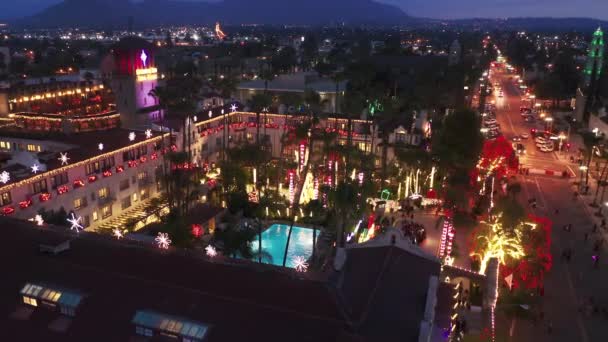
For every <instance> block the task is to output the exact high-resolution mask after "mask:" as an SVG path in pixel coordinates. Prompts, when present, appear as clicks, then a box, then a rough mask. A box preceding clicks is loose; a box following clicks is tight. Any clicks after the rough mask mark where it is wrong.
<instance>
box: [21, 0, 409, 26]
mask: <svg viewBox="0 0 608 342" xmlns="http://www.w3.org/2000/svg"><path fill="white" fill-rule="evenodd" d="M129 16H132V17H133V18H134V23H135V25H136V26H139V27H142V26H144V27H145V26H159V25H171V24H210V23H213V22H215V21H217V20H220V21H222V22H224V23H226V24H291V25H315V24H329V23H338V22H345V23H348V24H364V23H366V24H403V23H405V22H406V21H407V20H408V16H407V15H406V14H405V13H404V12H403V11H402V10H400V9H399V8H397V7H394V6H391V5H386V4H380V3H377V2H374V1H372V0H224V1H223V2H218V3H206V2H189V1H179V0H145V1H144V2H141V3H131V2H130V1H129V0H65V1H63V2H62V3H59V4H57V5H54V6H51V7H49V8H47V9H45V10H43V11H42V12H40V13H38V14H36V15H33V16H30V17H27V18H23V19H20V20H17V21H15V22H14V23H13V24H14V25H15V26H19V27H36V28H54V27H75V26H78V27H109V26H113V27H116V26H125V25H126V23H127V18H128V17H129Z"/></svg>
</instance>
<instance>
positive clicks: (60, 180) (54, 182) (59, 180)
mask: <svg viewBox="0 0 608 342" xmlns="http://www.w3.org/2000/svg"><path fill="white" fill-rule="evenodd" d="M67 183H68V173H67V172H62V173H60V174H58V175H55V176H53V177H52V178H51V188H53V189H56V188H57V187H58V186H61V185H64V184H67Z"/></svg>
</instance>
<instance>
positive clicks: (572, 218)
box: [497, 78, 608, 342]
mask: <svg viewBox="0 0 608 342" xmlns="http://www.w3.org/2000/svg"><path fill="white" fill-rule="evenodd" d="M501 81H502V84H503V89H504V90H505V97H504V98H503V100H502V101H497V107H498V108H497V120H498V121H499V122H500V124H501V129H502V132H503V134H504V135H505V136H506V137H507V138H511V137H512V136H514V135H516V134H521V133H524V132H529V128H530V127H529V126H528V125H527V124H526V123H525V122H524V121H523V119H521V117H520V115H519V107H520V103H521V98H520V95H519V91H518V90H517V89H516V88H515V87H514V86H512V85H510V84H508V83H510V82H509V81H508V80H507V79H506V78H501ZM526 149H527V151H528V156H527V157H526V158H524V160H523V163H524V164H526V165H529V166H530V167H534V168H547V169H556V170H563V169H564V168H567V167H570V168H572V165H568V164H567V163H564V162H562V161H560V160H559V158H558V157H557V155H556V154H555V153H543V152H540V151H538V150H537V149H536V148H535V147H534V146H533V142H532V141H531V139H528V142H527V147H526ZM520 180H521V183H522V185H523V193H522V196H523V198H522V202H524V203H526V202H527V199H529V198H536V199H537V200H538V207H537V209H536V214H537V215H539V216H545V217H548V218H550V219H551V220H552V221H553V223H554V225H553V233H552V248H551V251H552V254H553V258H554V263H553V269H552V270H551V272H550V273H549V274H548V275H547V277H546V279H545V296H544V298H543V311H544V312H545V317H546V318H545V320H544V322H542V323H536V324H533V323H531V322H524V321H521V322H520V321H517V322H515V324H514V325H511V323H512V322H510V321H509V322H504V321H503V322H502V324H500V326H502V327H503V329H506V330H511V331H512V335H513V336H512V338H511V341H535V342H538V341H564V342H566V341H567V342H574V341H581V342H596V341H597V342H601V341H608V318H605V317H602V316H601V315H597V314H595V315H593V314H591V315H587V314H586V313H584V312H579V308H580V307H581V303H582V302H584V301H585V300H588V298H589V297H591V296H593V298H594V301H595V302H596V303H597V304H598V305H599V306H600V307H606V308H608V292H607V291H606V289H607V288H608V262H607V260H606V259H607V258H608V254H606V253H604V254H602V255H601V258H600V267H599V269H594V268H593V263H592V244H593V241H594V240H595V239H596V238H599V235H595V234H589V237H588V239H587V240H585V233H590V232H591V229H592V225H593V220H592V214H593V213H592V212H590V210H589V208H588V207H587V206H586V205H585V204H583V203H582V201H581V200H576V201H575V200H573V189H574V187H573V185H572V182H573V180H572V179H571V180H566V179H562V178H551V177H547V176H526V177H523V176H520ZM556 209H557V210H558V211H559V213H558V214H556V213H555V210H556ZM568 223H570V224H572V225H573V229H572V231H571V232H566V231H565V230H563V229H562V227H563V226H564V225H566V224H568ZM564 248H572V250H573V251H574V252H573V256H572V260H571V261H570V262H569V263H566V262H564V261H562V260H561V258H560V256H561V253H562V251H563V249H564ZM549 322H551V325H552V327H553V331H552V333H551V334H549V333H548V331H547V330H548V329H547V326H548V325H549Z"/></svg>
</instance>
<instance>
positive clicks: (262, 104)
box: [250, 93, 272, 145]
mask: <svg viewBox="0 0 608 342" xmlns="http://www.w3.org/2000/svg"><path fill="white" fill-rule="evenodd" d="M271 103H272V98H271V97H270V96H269V95H268V94H266V93H264V94H255V95H253V97H252V98H251V100H250V106H251V109H252V110H253V111H254V112H255V117H256V126H257V127H256V144H258V145H259V144H260V113H261V112H264V113H265V114H268V107H269V106H270V104H271ZM267 119H268V118H267V117H265V118H264V128H266V120H267Z"/></svg>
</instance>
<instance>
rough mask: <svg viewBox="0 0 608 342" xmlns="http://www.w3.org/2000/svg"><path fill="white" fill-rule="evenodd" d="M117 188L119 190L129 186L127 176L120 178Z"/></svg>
mask: <svg viewBox="0 0 608 342" xmlns="http://www.w3.org/2000/svg"><path fill="white" fill-rule="evenodd" d="M118 188H119V189H120V191H123V190H126V189H128V188H129V178H127V179H123V180H121V181H120V183H118Z"/></svg>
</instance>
